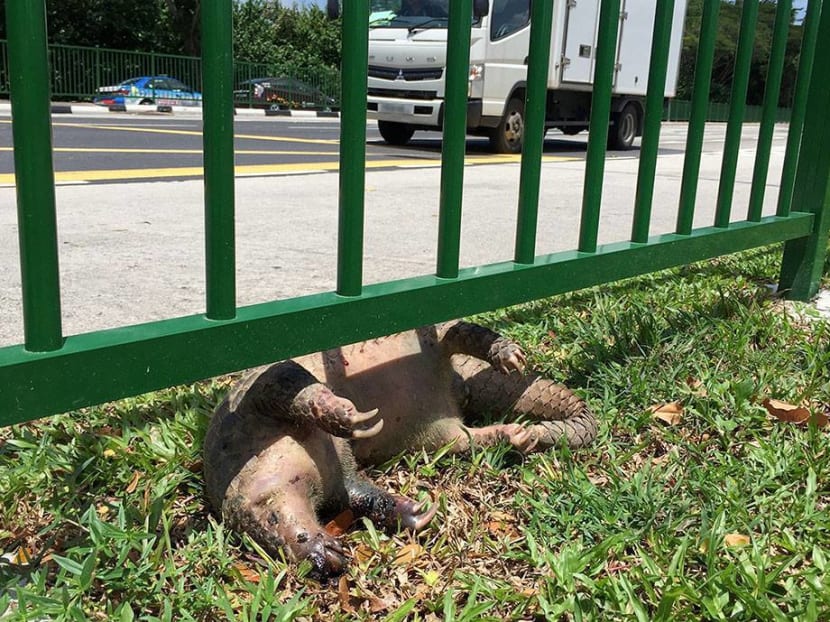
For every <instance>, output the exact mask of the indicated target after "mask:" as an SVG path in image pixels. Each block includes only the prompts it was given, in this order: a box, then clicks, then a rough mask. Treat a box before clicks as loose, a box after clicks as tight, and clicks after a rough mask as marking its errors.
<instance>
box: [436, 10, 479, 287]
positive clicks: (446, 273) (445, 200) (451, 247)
mask: <svg viewBox="0 0 830 622" xmlns="http://www.w3.org/2000/svg"><path fill="white" fill-rule="evenodd" d="M472 15H473V3H472V0H453V1H452V2H451V3H450V15H449V23H448V24H447V69H446V83H445V84H446V87H445V89H444V93H445V95H444V132H443V140H442V144H441V193H440V198H439V203H440V209H439V217H438V261H437V269H436V275H437V276H439V277H441V278H445V279H454V278H456V277H457V276H458V263H459V253H460V247H461V202H462V199H463V195H464V155H465V153H466V151H467V84H468V79H469V72H470V29H471V28H472Z"/></svg>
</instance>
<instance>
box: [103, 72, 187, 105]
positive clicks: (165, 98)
mask: <svg viewBox="0 0 830 622" xmlns="http://www.w3.org/2000/svg"><path fill="white" fill-rule="evenodd" d="M92 101H93V103H96V104H100V105H101V106H112V105H113V104H124V105H126V104H155V105H163V106H164V105H166V106H201V105H202V94H201V93H200V92H198V91H194V90H193V89H192V88H190V87H189V86H187V85H186V84H185V83H184V82H181V81H180V80H176V79H175V78H171V77H170V76H142V77H140V78H130V79H129V80H124V81H123V82H121V83H120V84H116V85H115V86H102V87H99V88H98V95H97V96H96V97H95V98H93V100H92Z"/></svg>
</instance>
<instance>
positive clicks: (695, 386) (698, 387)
mask: <svg viewBox="0 0 830 622" xmlns="http://www.w3.org/2000/svg"><path fill="white" fill-rule="evenodd" d="M686 386H687V387H689V389H691V391H692V393H693V394H694V395H697V396H698V397H706V396H707V395H708V392H707V391H706V387H704V386H703V383H702V382H701V381H700V380H698V379H697V378H693V377H692V376H689V377H688V378H686Z"/></svg>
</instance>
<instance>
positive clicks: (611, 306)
mask: <svg viewBox="0 0 830 622" xmlns="http://www.w3.org/2000/svg"><path fill="white" fill-rule="evenodd" d="M779 262H780V248H778V247H776V248H773V249H764V250H760V251H755V252H751V253H745V254H742V255H739V256H734V257H728V258H722V259H719V260H716V261H712V262H706V263H701V264H696V265H693V266H690V267H687V268H681V269H677V270H672V271H667V272H661V273H659V274H656V275H652V276H648V277H644V278H638V279H632V280H628V281H625V282H623V283H619V284H615V285H612V286H605V287H601V288H596V289H592V290H587V291H582V292H578V293H575V294H572V295H567V296H560V297H557V298H554V299H550V300H543V301H538V302H534V303H531V304H527V305H523V306H520V307H515V308H511V309H507V310H502V311H498V312H494V313H490V314H487V315H483V316H479V317H477V318H475V319H476V320H477V321H479V322H482V323H485V324H487V325H489V326H491V327H493V328H495V329H497V330H500V331H502V332H503V333H505V334H507V335H509V336H511V337H512V338H514V339H515V340H517V341H518V342H520V343H521V344H522V345H523V346H524V348H525V350H526V352H527V353H528V356H529V359H530V362H531V364H532V365H533V366H534V367H536V368H538V369H540V370H542V371H544V372H546V373H547V374H549V375H550V376H551V377H552V378H554V379H556V380H558V381H561V382H564V383H566V384H567V385H568V386H570V387H571V388H574V389H577V390H579V391H580V392H581V393H582V394H583V395H584V396H585V398H586V399H587V401H588V403H589V405H590V406H591V408H592V409H593V410H594V411H595V412H596V413H597V415H598V416H599V418H600V420H601V426H600V433H599V437H598V439H597V441H596V443H595V444H594V445H593V446H592V447H590V448H588V449H586V450H582V451H579V452H575V453H572V454H571V453H568V452H567V451H557V452H548V453H546V454H538V455H533V456H530V457H528V458H525V459H520V458H518V457H516V456H515V455H514V454H511V453H510V452H508V451H507V449H506V448H497V449H493V450H487V451H482V450H479V451H476V452H474V453H473V455H472V456H465V457H451V456H427V455H423V454H421V453H416V454H412V455H407V456H403V457H402V458H401V459H399V460H396V461H393V462H391V463H389V464H388V465H386V466H385V467H384V468H382V469H379V470H376V471H373V472H371V473H370V475H371V477H372V478H373V479H374V480H376V481H377V482H378V483H380V485H382V486H387V487H389V488H390V489H392V490H394V491H399V492H402V493H404V494H410V495H412V496H423V497H425V496H426V494H427V493H428V492H429V491H432V492H433V493H435V494H437V499H438V503H439V504H440V508H441V509H440V511H439V514H438V516H437V518H436V520H435V521H434V523H433V525H432V526H431V527H430V528H428V529H427V530H426V531H425V532H423V533H422V534H419V535H418V536H410V535H401V536H395V537H391V538H390V537H387V536H386V535H384V534H382V533H378V532H376V531H375V530H374V529H372V528H371V526H370V525H360V526H359V527H361V528H359V529H354V530H352V531H350V532H348V533H347V534H346V536H345V543H346V547H347V549H348V550H349V552H350V554H351V556H352V558H353V563H352V566H351V568H350V570H349V572H348V573H347V575H346V576H345V577H343V578H342V579H341V580H340V581H339V582H337V581H335V582H334V583H333V584H330V585H320V584H319V583H316V582H315V581H313V580H311V579H309V578H307V576H306V574H307V572H308V568H307V567H304V566H302V565H301V566H300V567H294V566H290V565H287V564H286V563H284V561H283V560H280V559H269V558H268V557H267V556H266V555H265V554H264V553H263V552H262V551H261V550H259V549H258V548H257V546H256V545H255V544H253V543H252V542H251V541H250V540H248V539H247V538H240V537H238V536H237V535H235V534H233V533H229V532H227V531H225V530H224V529H223V528H222V526H221V524H218V523H217V522H216V521H215V519H214V518H213V517H212V516H211V515H210V513H209V511H208V509H207V508H206V506H205V501H204V497H203V484H202V476H201V444H202V438H203V436H204V432H205V429H206V426H207V422H208V419H209V417H210V414H211V411H212V409H213V408H214V406H215V405H216V404H217V403H218V402H219V401H220V400H221V398H222V396H223V395H224V392H225V391H226V390H227V387H228V385H229V382H230V379H229V378H222V379H216V380H214V381H211V382H204V383H199V384H196V385H193V386H186V387H177V388H174V389H170V390H167V391H161V392H158V393H155V394H151V395H144V396H140V397H136V398H133V399H128V400H123V401H120V402H116V403H112V404H107V405H104V406H101V407H97V408H91V409H85V410H82V411H79V412H75V413H70V414H66V415H62V416H57V417H52V418H50V419H46V420H42V421H39V422H35V423H32V424H27V425H19V426H14V427H11V428H7V429H4V430H0V554H4V556H3V561H0V611H3V610H5V611H6V614H5V615H6V617H3V616H2V615H0V618H2V619H3V620H6V619H9V620H16V619H24V620H35V619H56V620H63V619H68V620H191V619H193V620H222V619H228V620H266V619H268V620H293V619H298V620H315V619H326V620H353V619H373V620H374V619H379V620H471V621H472V620H534V619H535V620H559V619H563V620H719V619H726V618H729V619H735V620H779V619H780V620H827V619H830V588H828V587H827V586H826V577H825V574H826V570H827V569H828V566H830V507H828V505H830V480H828V478H827V476H826V474H827V473H828V472H830V437H828V428H823V427H820V426H819V425H817V423H821V422H822V417H823V416H824V415H825V414H828V409H830V406H828V405H829V404H830V329H828V324H827V323H826V322H825V321H821V320H813V319H811V318H809V317H803V316H798V315H797V314H796V313H794V312H793V307H792V306H790V305H787V304H785V303H783V302H782V301H781V300H780V299H778V298H776V297H775V296H773V295H772V294H771V293H770V290H769V288H768V287H767V285H768V284H769V283H772V282H774V281H775V279H776V276H777V268H778V265H779ZM796 309H798V307H796ZM767 398H771V399H775V400H780V401H781V402H785V403H787V404H791V405H793V406H794V407H798V406H805V407H806V408H807V409H809V411H810V412H812V422H806V423H801V424H798V423H792V422H787V421H782V420H780V419H779V418H778V417H776V416H773V415H771V414H770V412H769V411H768V409H767V408H766V407H765V405H764V401H765V400H766V399H767ZM658 405H668V406H665V407H663V408H662V409H660V410H657V411H656V412H653V410H652V407H653V406H658ZM776 412H777V413H778V415H779V416H780V417H783V418H785V419H786V418H788V417H790V416H793V415H795V416H798V415H805V414H806V412H807V411H805V410H804V409H800V410H799V409H796V410H791V409H788V408H787V407H786V406H780V411H776Z"/></svg>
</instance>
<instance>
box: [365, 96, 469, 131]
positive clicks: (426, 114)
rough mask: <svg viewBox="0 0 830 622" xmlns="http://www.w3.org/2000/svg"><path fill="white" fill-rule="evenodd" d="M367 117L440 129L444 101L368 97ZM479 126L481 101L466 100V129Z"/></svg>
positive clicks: (442, 122) (442, 121) (442, 120)
mask: <svg viewBox="0 0 830 622" xmlns="http://www.w3.org/2000/svg"><path fill="white" fill-rule="evenodd" d="M366 107H367V116H368V117H369V118H370V119H378V120H380V121H394V122H396V123H405V124H407V125H413V126H415V127H421V128H432V129H440V128H441V127H442V126H443V124H444V100H442V99H425V100H412V99H398V98H393V97H374V96H372V95H370V96H369V98H368V100H367V104H366ZM480 125H481V100H480V99H470V100H467V127H468V128H470V129H474V128H477V127H479V126H480Z"/></svg>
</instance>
